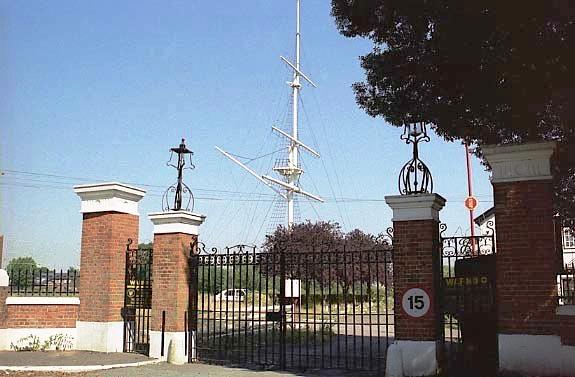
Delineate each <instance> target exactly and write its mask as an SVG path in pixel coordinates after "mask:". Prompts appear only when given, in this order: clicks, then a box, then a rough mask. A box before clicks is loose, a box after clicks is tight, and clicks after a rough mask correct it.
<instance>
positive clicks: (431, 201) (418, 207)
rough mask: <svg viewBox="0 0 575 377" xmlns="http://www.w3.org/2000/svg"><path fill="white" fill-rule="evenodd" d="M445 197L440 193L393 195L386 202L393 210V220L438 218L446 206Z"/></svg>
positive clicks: (437, 219) (387, 197)
mask: <svg viewBox="0 0 575 377" xmlns="http://www.w3.org/2000/svg"><path fill="white" fill-rule="evenodd" d="M445 201H446V200H445V198H443V197H442V196H441V195H438V194H415V195H391V196H386V197H385V202H386V203H387V204H388V205H389V206H390V207H391V209H392V210H393V218H392V221H409V220H436V221H439V211H441V210H442V209H443V207H444V206H445Z"/></svg>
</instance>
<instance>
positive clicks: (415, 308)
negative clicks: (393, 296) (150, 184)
mask: <svg viewBox="0 0 575 377" xmlns="http://www.w3.org/2000/svg"><path fill="white" fill-rule="evenodd" d="M401 306H402V307H403V310H404V311H405V312H406V313H407V314H408V315H409V316H411V317H416V318H417V317H422V316H424V315H425V314H427V312H428V311H429V306H430V300H429V295H428V294H427V292H425V291H424V290H423V289H421V288H411V289H408V290H407V291H406V292H405V293H404V294H403V298H402V300H401Z"/></svg>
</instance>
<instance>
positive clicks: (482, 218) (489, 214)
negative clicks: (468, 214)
mask: <svg viewBox="0 0 575 377" xmlns="http://www.w3.org/2000/svg"><path fill="white" fill-rule="evenodd" d="M493 216H495V207H491V208H489V209H488V210H487V211H485V212H483V213H482V214H481V215H479V216H477V217H476V218H475V219H473V221H474V222H475V224H477V225H479V226H481V225H482V224H484V223H485V222H486V221H488V220H490V219H491V218H492V217H493Z"/></svg>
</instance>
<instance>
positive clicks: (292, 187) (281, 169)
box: [216, 0, 323, 229]
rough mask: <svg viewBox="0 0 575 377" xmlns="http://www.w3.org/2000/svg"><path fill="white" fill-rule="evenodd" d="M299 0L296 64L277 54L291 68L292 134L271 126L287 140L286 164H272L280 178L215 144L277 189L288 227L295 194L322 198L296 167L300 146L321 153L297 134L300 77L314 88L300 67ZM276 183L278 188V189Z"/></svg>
mask: <svg viewBox="0 0 575 377" xmlns="http://www.w3.org/2000/svg"><path fill="white" fill-rule="evenodd" d="M300 36H301V34H300V0H296V34H295V64H292V63H291V62H290V61H289V60H288V59H286V58H284V57H283V56H280V58H281V59H282V60H283V61H284V62H285V63H286V64H287V65H288V66H289V67H291V68H292V70H293V79H292V81H291V82H290V83H289V86H290V87H291V88H292V130H291V134H289V133H287V132H284V131H282V130H280V129H279V128H276V127H272V130H274V131H275V132H277V133H278V134H279V135H281V136H283V137H285V138H286V139H288V141H289V146H288V160H287V165H280V166H276V167H274V168H273V170H274V171H276V172H277V173H278V174H279V175H280V176H281V177H282V178H283V179H282V180H279V179H276V178H272V177H269V176H267V175H261V176H260V175H259V174H257V173H256V172H254V171H253V170H252V169H250V168H249V167H247V166H246V165H245V164H243V163H241V162H240V161H239V160H237V159H236V158H234V157H233V156H232V155H231V154H229V153H227V152H225V151H224V150H222V149H221V148H219V147H216V149H217V150H218V151H220V152H221V153H222V154H223V155H224V156H226V157H228V158H229V159H230V160H232V161H233V162H235V163H236V164H238V165H239V166H241V167H242V168H243V169H245V170H246V171H248V173H250V174H251V175H253V176H255V177H256V178H257V179H258V180H260V181H261V182H263V183H264V184H266V186H268V187H270V188H272V189H273V190H274V191H276V193H278V194H279V195H280V196H281V197H282V198H283V199H284V200H285V201H286V203H287V227H288V229H290V228H291V227H292V226H293V224H294V217H295V216H294V199H295V194H300V195H303V196H306V197H308V198H310V199H312V200H315V201H318V202H323V199H322V198H320V197H319V196H316V195H313V194H310V193H308V192H305V191H303V190H302V189H301V188H299V186H298V184H299V178H300V177H301V175H302V173H303V170H302V169H301V168H300V167H299V149H300V148H302V149H304V150H305V151H307V152H309V153H310V154H312V155H313V156H315V157H320V156H319V153H317V152H316V151H314V150H313V149H312V148H310V147H309V146H307V145H305V144H304V143H302V142H301V141H300V140H299V138H298V126H299V117H298V116H299V114H298V105H299V95H300V90H301V87H302V85H301V79H302V78H303V79H304V80H305V81H307V82H308V83H309V84H310V85H311V86H313V87H315V88H317V86H316V85H315V84H314V83H313V81H311V79H309V78H308V77H307V76H306V75H305V74H304V73H303V72H302V71H301V68H300ZM278 186H279V189H278Z"/></svg>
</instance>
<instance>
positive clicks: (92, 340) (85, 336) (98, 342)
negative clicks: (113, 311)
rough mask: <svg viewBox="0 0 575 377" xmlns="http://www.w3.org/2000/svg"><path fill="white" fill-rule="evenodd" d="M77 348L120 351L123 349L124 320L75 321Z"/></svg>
mask: <svg viewBox="0 0 575 377" xmlns="http://www.w3.org/2000/svg"><path fill="white" fill-rule="evenodd" d="M76 328H77V330H78V342H77V347H78V349H79V350H85V351H98V352H122V351H123V350H124V322H85V321H77V322H76Z"/></svg>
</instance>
